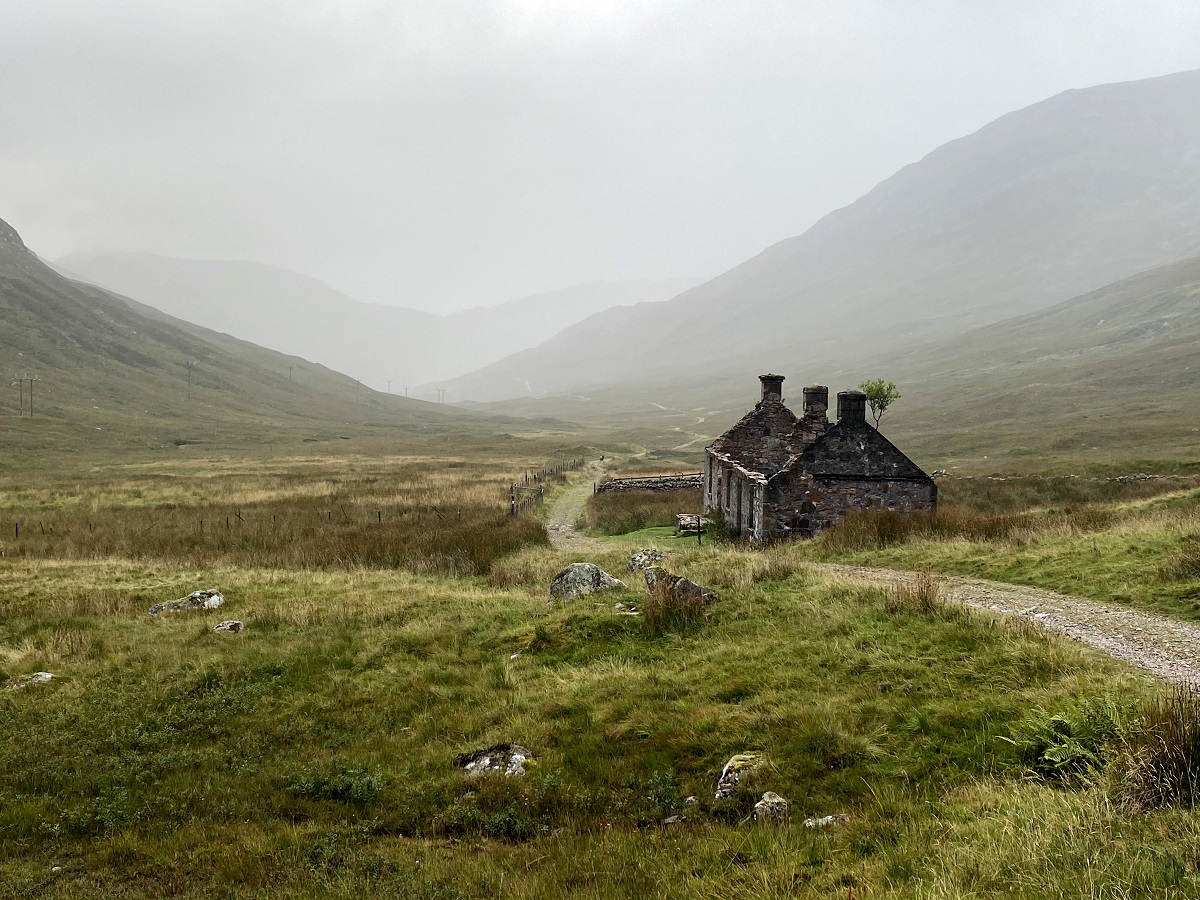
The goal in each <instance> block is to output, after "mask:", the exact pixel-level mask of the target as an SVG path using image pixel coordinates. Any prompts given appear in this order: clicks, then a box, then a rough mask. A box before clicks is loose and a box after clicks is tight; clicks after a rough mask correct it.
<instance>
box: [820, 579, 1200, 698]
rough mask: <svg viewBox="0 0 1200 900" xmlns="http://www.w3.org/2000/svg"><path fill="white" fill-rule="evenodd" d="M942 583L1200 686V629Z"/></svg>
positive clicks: (1055, 597)
mask: <svg viewBox="0 0 1200 900" xmlns="http://www.w3.org/2000/svg"><path fill="white" fill-rule="evenodd" d="M816 568H818V569H819V570H821V571H824V572H827V573H829V574H830V575H833V576H834V577H836V578H842V579H845V580H847V581H855V582H859V583H870V584H876V585H893V584H902V583H905V582H910V581H911V580H912V579H913V577H914V575H913V573H911V572H899V571H896V570H894V569H872V568H868V567H864V566H838V565H819V566H817V567H816ZM937 578H938V579H939V582H940V583H941V586H942V596H943V597H944V598H945V599H947V600H950V601H952V602H956V603H961V604H963V605H964V606H970V607H974V608H976V609H984V610H989V611H991V612H997V613H1003V614H1004V615H1009V616H1016V617H1017V618H1020V619H1024V620H1025V621H1027V622H1029V623H1031V624H1033V625H1037V626H1038V627H1040V628H1045V629H1046V630H1047V631H1053V632H1054V633H1056V634H1061V635H1063V636H1065V637H1069V638H1071V639H1072V640H1076V641H1079V642H1080V643H1081V644H1087V645H1088V646H1089V647H1094V648H1095V649H1097V650H1100V651H1102V652H1104V653H1107V654H1108V655H1109V656H1111V657H1113V658H1114V659H1119V660H1122V661H1124V662H1127V663H1129V664H1130V665H1133V666H1136V667H1137V668H1139V669H1142V670H1144V671H1146V672H1149V673H1150V674H1152V675H1155V676H1157V677H1159V678H1162V679H1164V680H1165V681H1170V682H1176V683H1186V684H1197V685H1200V627H1197V626H1195V625H1188V624H1185V623H1183V622H1176V621H1174V620H1172V619H1164V618H1163V617H1161V616H1155V615H1150V614H1149V613H1142V612H1135V611H1134V610H1131V609H1124V608H1122V607H1119V606H1110V605H1108V604H1104V603H1096V602H1095V601H1092V600H1082V599H1080V598H1079V597H1070V596H1068V595H1066V594H1059V593H1056V592H1054V591H1046V590H1042V589H1040V588H1032V587H1025V586H1023V585H1016V584H1004V583H1002V582H998V581H985V580H983V579H981V578H963V577H960V576H956V575H939V576H937Z"/></svg>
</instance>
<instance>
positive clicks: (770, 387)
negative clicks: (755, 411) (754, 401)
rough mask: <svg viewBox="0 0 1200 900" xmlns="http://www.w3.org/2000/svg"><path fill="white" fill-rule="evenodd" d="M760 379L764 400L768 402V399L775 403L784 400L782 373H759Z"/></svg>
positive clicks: (763, 401)
mask: <svg viewBox="0 0 1200 900" xmlns="http://www.w3.org/2000/svg"><path fill="white" fill-rule="evenodd" d="M758 380H759V381H761V382H762V400H761V401H760V402H762V403H766V402H767V401H768V400H771V401H774V402H775V403H782V402H783V376H782V375H759V376H758Z"/></svg>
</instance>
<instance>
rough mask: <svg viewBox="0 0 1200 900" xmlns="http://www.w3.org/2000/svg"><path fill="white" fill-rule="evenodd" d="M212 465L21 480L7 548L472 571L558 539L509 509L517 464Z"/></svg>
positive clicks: (6, 508)
mask: <svg viewBox="0 0 1200 900" xmlns="http://www.w3.org/2000/svg"><path fill="white" fill-rule="evenodd" d="M213 468H214V470H215V471H214V472H211V473H210V472H208V471H204V470H199V471H197V470H193V471H190V472H185V473H181V474H170V475H168V474H165V473H162V472H158V471H154V470H153V469H150V470H149V471H146V470H144V469H143V470H141V471H139V472H137V473H136V474H133V475H130V474H123V473H120V472H118V473H116V474H115V475H113V476H110V477H108V478H100V479H95V480H93V481H92V482H88V483H83V482H74V483H69V484H58V485H54V486H53V487H30V488H23V489H20V490H16V489H13V488H9V489H8V490H6V491H5V492H4V493H3V494H0V516H7V517H8V518H9V519H10V522H11V524H10V525H9V527H8V528H7V529H6V530H5V531H3V532H0V534H3V535H4V538H3V539H0V557H3V558H14V557H16V558H35V559H96V558H121V559H139V560H156V561H161V562H170V563H173V564H177V565H181V566H187V567H190V568H196V567H200V566H205V565H213V564H216V563H237V564H240V565H249V566H261V567H271V568H274V567H302V568H310V567H318V568H319V567H339V568H342V567H350V566H373V567H389V568H391V567H395V568H405V569H408V570H410V571H417V572H437V573H445V574H451V575H454V574H460V575H471V574H479V573H484V572H487V571H488V569H489V568H490V567H491V566H492V564H493V563H494V562H495V561H496V560H497V559H499V558H501V557H502V556H504V555H506V554H508V553H512V552H513V551H515V550H517V549H519V548H520V547H523V546H526V545H528V544H536V543H545V542H546V536H545V531H544V528H543V527H542V525H541V523H540V521H539V520H538V519H537V518H536V517H534V516H529V515H525V516H517V517H513V516H509V515H508V514H507V512H508V501H507V484H508V482H509V480H510V478H511V477H512V470H513V466H512V464H511V463H508V462H503V461H497V462H487V461H471V462H467V461H463V460H454V459H445V460H433V459H429V458H417V459H408V458H392V459H383V460H375V461H370V462H367V461H357V460H354V461H347V460H340V461H339V460H329V459H318V460H311V459H308V460H303V461H300V462H298V463H297V464H296V467H295V470H293V469H291V468H289V467H287V466H286V465H283V466H277V467H270V466H265V465H261V466H260V465H253V464H246V465H244V466H238V465H236V464H234V463H232V462H226V463H219V464H217V465H215V466H214V467H213ZM218 475H219V476H220V477H217V476H218ZM18 528H19V532H18Z"/></svg>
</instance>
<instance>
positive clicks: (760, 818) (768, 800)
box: [754, 791, 788, 822]
mask: <svg viewBox="0 0 1200 900" xmlns="http://www.w3.org/2000/svg"><path fill="white" fill-rule="evenodd" d="M787 813H788V802H787V801H786V800H784V799H783V798H782V797H781V796H779V795H778V794H776V793H775V792H774V791H767V792H766V793H765V794H763V795H762V799H761V800H759V801H758V802H757V803H755V804H754V821H756V822H782V821H784V820H785V819H786V818H787Z"/></svg>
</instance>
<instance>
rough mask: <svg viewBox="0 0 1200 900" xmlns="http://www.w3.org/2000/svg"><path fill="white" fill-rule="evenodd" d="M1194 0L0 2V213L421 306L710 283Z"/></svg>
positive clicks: (1169, 40) (1152, 57) (1187, 31)
mask: <svg viewBox="0 0 1200 900" xmlns="http://www.w3.org/2000/svg"><path fill="white" fill-rule="evenodd" d="M1194 68H1200V3H1196V2H1195V0H1180V2H1167V0H1163V2H1151V0H1147V2H1134V0H1121V2H1111V0H1110V2H1104V0H1088V2H1065V0H1064V2H1056V0H1029V2H1021V0H946V2H932V0H931V2H921V0H875V2H851V0H830V2H808V0H774V2H760V0H721V2H708V0H686V2H684V0H678V2H677V0H641V2H635V0H580V2H573V0H496V2H491V0H430V2H411V0H381V2H375V0H338V2H312V0H286V2H264V0H253V2H246V0H238V2H218V0H203V2H196V0H187V2H175V0H108V2H103V0H95V2H89V0H36V2H32V0H28V2H27V0H0V218H4V219H6V220H8V221H9V222H10V223H11V224H12V225H14V226H15V227H16V228H17V229H18V230H19V231H20V232H21V233H22V234H23V235H24V237H25V239H26V242H27V243H28V244H29V245H30V246H31V247H32V248H33V249H34V250H36V251H37V252H39V253H40V254H41V255H42V256H44V257H46V258H49V259H54V258H58V257H60V256H62V255H65V254H68V253H71V252H75V251H86V250H145V251H150V252H155V253H161V254H165V255H173V256H185V257H199V258H236V259H253V260H261V261H264V262H271V263H275V264H277V265H281V266H285V267H287V268H291V269H295V270H297V271H300V272H304V273H306V274H310V275H314V276H316V277H318V278H321V279H323V280H325V281H327V282H329V283H330V284H332V285H334V286H335V287H337V288H339V289H341V290H343V291H345V292H346V293H349V294H350V295H351V296H354V297H357V298H359V299H362V300H367V301H374V302H382V303H394V304H399V305H405V306H413V307H418V308H423V309H429V310H436V311H449V310H452V309H457V308H461V307H464V306H470V305H477V304H483V303H494V302H498V301H501V300H505V299H511V298H514V297H518V296H521V295H523V294H527V293H531V292H534V291H541V290H549V289H553V288H557V287H562V286H566V285H570V284H576V283H580V282H584V281H589V280H593V279H602V278H643V277H647V278H658V277H672V276H710V275H714V274H717V273H719V272H721V271H723V270H725V269H727V268H729V267H731V266H733V265H735V264H737V263H738V262H741V261H742V260H744V259H746V258H748V257H749V256H752V255H754V254H755V253H757V252H758V251H760V250H761V249H763V248H764V247H766V246H768V245H769V244H771V243H774V242H775V241H777V240H780V239H782V238H785V237H789V236H792V235H795V234H799V233H800V232H802V231H804V230H805V229H806V228H807V227H808V226H809V225H811V224H812V223H813V222H814V221H815V220H816V219H818V218H819V217H820V216H822V215H823V214H824V213H826V212H828V211H830V210H831V209H834V208H836V207H838V206H842V205H844V204H846V203H848V202H850V201H852V200H853V199H855V198H856V197H858V196H859V195H861V194H862V193H864V192H865V191H866V190H868V189H870V188H871V187H872V186H873V185H874V184H876V183H877V182H879V181H880V180H882V179H883V178H885V177H887V176H888V175H890V174H891V173H892V172H893V171H895V170H896V169H898V168H899V167H901V166H903V165H905V164H906V163H909V162H912V161H914V160H916V159H918V158H920V157H921V156H923V155H924V154H925V153H927V152H929V151H930V150H932V149H933V148H934V147H936V146H938V145H939V144H941V143H944V142H945V141H946V140H949V139H951V138H954V137H957V136H960V135H962V134H965V133H968V132H971V131H973V130H975V129H977V128H978V127H980V126H982V125H983V124H985V123H986V122H988V121H990V120H991V119H994V118H995V117H997V116H998V115H1001V114H1003V113H1005V112H1008V111H1010V110H1013V109H1017V108H1019V107H1022V106H1026V105H1028V104H1030V103H1034V102H1036V101H1038V100H1040V99H1044V98H1045V97H1048V96H1050V95H1053V94H1055V93H1058V92H1059V91H1062V90H1065V89H1067V88H1071V87H1086V86H1088V85H1092V84H1098V83H1102V82H1109V81H1123V80H1128V79H1135V78H1144V77H1149V76H1153V75H1161V74H1166V73H1169V72H1174V71H1181V70H1185V69H1194Z"/></svg>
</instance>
